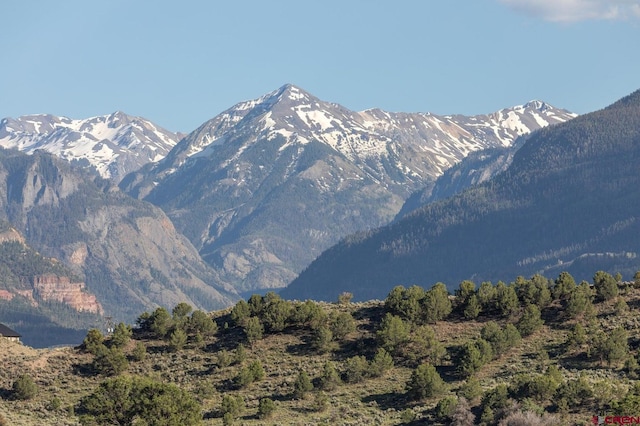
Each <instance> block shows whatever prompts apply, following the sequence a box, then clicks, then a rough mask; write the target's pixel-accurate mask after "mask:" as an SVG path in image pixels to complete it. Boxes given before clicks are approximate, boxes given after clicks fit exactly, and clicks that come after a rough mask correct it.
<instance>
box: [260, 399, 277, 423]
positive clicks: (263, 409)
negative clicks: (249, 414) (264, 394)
mask: <svg viewBox="0 0 640 426" xmlns="http://www.w3.org/2000/svg"><path fill="white" fill-rule="evenodd" d="M274 411H276V403H275V402H273V400H271V399H269V398H262V399H260V402H259V403H258V418H260V419H266V418H269V417H271V415H272V414H273V412H274Z"/></svg>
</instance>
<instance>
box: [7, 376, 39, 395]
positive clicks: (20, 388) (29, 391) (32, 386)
mask: <svg viewBox="0 0 640 426" xmlns="http://www.w3.org/2000/svg"><path fill="white" fill-rule="evenodd" d="M37 393H38V385H36V383H35V382H34V381H33V379H32V378H31V376H29V375H26V374H23V375H21V376H19V377H18V378H17V379H16V381H15V382H13V388H12V392H11V396H12V397H13V398H14V399H19V400H27V399H31V398H33V397H34V396H36V394H37Z"/></svg>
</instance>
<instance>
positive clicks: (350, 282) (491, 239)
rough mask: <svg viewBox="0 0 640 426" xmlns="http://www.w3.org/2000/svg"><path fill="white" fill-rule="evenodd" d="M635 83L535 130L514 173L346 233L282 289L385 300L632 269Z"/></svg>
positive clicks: (638, 214)
mask: <svg viewBox="0 0 640 426" xmlns="http://www.w3.org/2000/svg"><path fill="white" fill-rule="evenodd" d="M639 160H640V91H639V92H635V93H633V94H632V95H630V96H628V97H626V98H624V99H622V100H620V101H618V102H616V103H615V104H613V105H611V106H610V107H608V108H605V109H603V110H600V111H597V112H594V113H591V114H586V115H583V116H580V117H577V118H575V119H573V120H571V121H569V122H567V123H563V124H559V125H557V126H553V127H550V128H545V129H542V130H540V131H538V132H535V133H534V134H533V135H531V137H530V138H529V139H528V140H527V142H526V143H525V144H524V146H523V147H522V148H520V150H519V151H518V152H517V153H516V155H515V156H514V159H513V162H512V163H511V165H510V166H509V167H508V169H507V170H505V171H504V172H502V173H500V174H498V175H497V176H495V177H494V178H493V179H491V180H489V181H487V182H484V183H483V184H480V185H478V186H477V187H474V188H471V189H470V190H468V191H465V192H463V193H461V194H458V195H456V196H454V197H452V198H449V199H446V200H442V201H439V202H436V203H432V204H430V205H428V206H425V207H423V208H421V209H419V210H417V211H415V212H414V213H412V214H410V215H408V216H407V217H405V218H404V219H403V220H400V221H398V222H396V223H395V224H393V225H391V226H388V227H384V228H380V229H378V230H373V231H369V232H364V233H360V234H356V235H353V236H350V237H347V238H345V239H344V240H343V241H342V242H341V243H340V244H338V245H336V246H334V247H332V248H331V249H329V250H327V251H326V252H324V253H323V254H322V255H321V256H320V257H319V258H318V259H317V260H316V261H314V262H313V263H312V264H311V265H310V266H309V267H308V268H307V269H306V270H305V271H303V272H302V273H301V274H300V276H299V277H298V278H297V279H296V280H294V281H293V282H292V283H291V284H290V285H289V287H287V288H286V289H284V290H283V291H282V292H281V294H282V295H283V297H286V298H295V299H301V300H304V299H306V298H312V299H320V300H331V299H333V298H335V297H337V295H338V294H339V293H340V292H342V291H350V292H352V293H353V294H354V297H356V298H357V299H359V300H367V299H370V298H382V297H384V295H385V294H386V293H387V292H388V291H389V290H390V289H391V288H392V287H393V286H395V285H397V284H403V285H412V284H419V285H423V286H431V285H433V284H434V283H435V282H436V281H442V282H444V283H445V284H447V285H448V286H454V285H455V283H456V282H460V281H462V280H464V279H474V280H476V281H490V280H493V281H495V280H497V279H500V277H503V276H505V275H507V276H508V275H514V274H525V275H530V274H534V273H536V272H542V273H545V274H555V273H558V272H559V271H561V270H567V271H569V272H571V273H572V274H574V275H575V276H576V277H579V279H588V278H589V275H590V274H591V271H593V270H594V269H602V270H606V271H609V272H611V273H614V272H617V271H619V272H621V273H623V275H626V276H628V275H629V274H633V273H634V271H635V270H636V269H637V265H638V254H639V253H640V240H638V238H637V236H638V235H639V233H640V210H639V209H638V206H640V169H639V168H638V161H639Z"/></svg>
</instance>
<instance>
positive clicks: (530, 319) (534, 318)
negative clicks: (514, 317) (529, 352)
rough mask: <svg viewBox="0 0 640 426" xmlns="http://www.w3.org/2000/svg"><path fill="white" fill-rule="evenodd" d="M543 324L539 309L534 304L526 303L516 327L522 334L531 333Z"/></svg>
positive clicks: (527, 334)
mask: <svg viewBox="0 0 640 426" xmlns="http://www.w3.org/2000/svg"><path fill="white" fill-rule="evenodd" d="M542 324H544V321H543V320H542V318H541V317H540V309H539V308H538V306H536V305H527V306H526V307H525V308H524V312H523V313H522V317H520V320H519V321H518V324H517V328H518V331H519V332H520V334H521V335H522V336H529V335H530V334H533V332H534V331H536V330H537V329H538V328H540V327H541V326H542Z"/></svg>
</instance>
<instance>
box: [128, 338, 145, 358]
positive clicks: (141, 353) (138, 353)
mask: <svg viewBox="0 0 640 426" xmlns="http://www.w3.org/2000/svg"><path fill="white" fill-rule="evenodd" d="M146 356H147V347H146V346H145V345H144V343H142V342H138V343H136V346H135V348H133V352H132V353H131V358H132V359H133V360H134V361H142V360H144V359H145V358H146Z"/></svg>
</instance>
